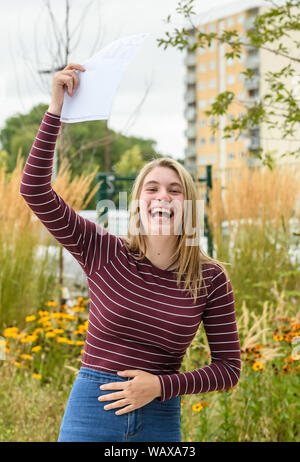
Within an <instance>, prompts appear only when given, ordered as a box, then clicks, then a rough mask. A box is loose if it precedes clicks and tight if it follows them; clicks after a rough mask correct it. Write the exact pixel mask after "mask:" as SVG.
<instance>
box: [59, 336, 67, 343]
mask: <svg viewBox="0 0 300 462" xmlns="http://www.w3.org/2000/svg"><path fill="white" fill-rule="evenodd" d="M56 341H57V343H69V339H68V338H66V337H57V338H56Z"/></svg>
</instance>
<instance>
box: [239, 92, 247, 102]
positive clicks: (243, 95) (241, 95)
mask: <svg viewBox="0 0 300 462" xmlns="http://www.w3.org/2000/svg"><path fill="white" fill-rule="evenodd" d="M238 99H239V100H240V101H245V100H246V93H245V92H244V91H241V92H240V93H239V94H238Z"/></svg>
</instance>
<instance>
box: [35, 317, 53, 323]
mask: <svg viewBox="0 0 300 462" xmlns="http://www.w3.org/2000/svg"><path fill="white" fill-rule="evenodd" d="M49 321H50V316H43V317H42V318H40V319H39V320H38V324H44V323H46V322H49Z"/></svg>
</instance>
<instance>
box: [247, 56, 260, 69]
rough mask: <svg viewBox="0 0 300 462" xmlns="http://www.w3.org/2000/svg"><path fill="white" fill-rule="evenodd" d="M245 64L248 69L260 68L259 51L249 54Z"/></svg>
mask: <svg viewBox="0 0 300 462" xmlns="http://www.w3.org/2000/svg"><path fill="white" fill-rule="evenodd" d="M245 65H246V68H247V69H259V53H258V52H257V53H255V54H253V53H252V54H251V55H249V56H248V58H247V59H246V62H245Z"/></svg>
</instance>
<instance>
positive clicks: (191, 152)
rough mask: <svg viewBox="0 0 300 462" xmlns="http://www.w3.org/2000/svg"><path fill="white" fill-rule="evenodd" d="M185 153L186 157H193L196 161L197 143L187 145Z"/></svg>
mask: <svg viewBox="0 0 300 462" xmlns="http://www.w3.org/2000/svg"><path fill="white" fill-rule="evenodd" d="M184 155H185V158H186V159H192V160H194V161H196V155H197V148H196V144H195V145H190V146H187V147H186V148H185V150H184Z"/></svg>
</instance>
